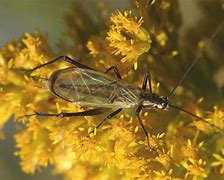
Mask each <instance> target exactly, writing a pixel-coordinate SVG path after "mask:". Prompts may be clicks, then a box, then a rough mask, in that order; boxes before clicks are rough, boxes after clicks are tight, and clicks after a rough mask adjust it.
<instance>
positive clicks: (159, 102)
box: [141, 92, 169, 109]
mask: <svg viewBox="0 0 224 180" xmlns="http://www.w3.org/2000/svg"><path fill="white" fill-rule="evenodd" d="M141 99H142V105H143V107H144V108H146V109H155V108H156V109H167V108H168V107H169V99H168V98H167V97H164V96H159V95H158V94H154V93H145V92H144V93H142V94H141Z"/></svg>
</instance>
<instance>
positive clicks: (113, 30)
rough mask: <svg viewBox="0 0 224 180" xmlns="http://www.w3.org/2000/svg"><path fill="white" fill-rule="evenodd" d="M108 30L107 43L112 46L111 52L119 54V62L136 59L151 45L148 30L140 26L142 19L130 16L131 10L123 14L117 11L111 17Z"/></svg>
mask: <svg viewBox="0 0 224 180" xmlns="http://www.w3.org/2000/svg"><path fill="white" fill-rule="evenodd" d="M111 22H112V23H113V24H112V25H111V26H110V30H109V32H108V33H107V35H108V37H107V40H108V41H109V45H110V46H111V47H113V48H114V50H113V54H115V55H119V54H120V55H121V56H122V59H121V62H123V63H124V62H126V61H132V62H135V61H137V59H138V57H139V56H140V55H141V54H143V53H144V52H147V51H148V50H149V49H150V47H151V45H150V44H151V39H150V36H149V34H148V32H147V31H146V30H145V29H144V28H143V27H141V25H142V23H143V19H142V18H140V19H139V20H137V17H132V16H131V11H125V12H124V14H122V13H121V12H119V11H117V13H115V14H114V15H113V16H112V17H111Z"/></svg>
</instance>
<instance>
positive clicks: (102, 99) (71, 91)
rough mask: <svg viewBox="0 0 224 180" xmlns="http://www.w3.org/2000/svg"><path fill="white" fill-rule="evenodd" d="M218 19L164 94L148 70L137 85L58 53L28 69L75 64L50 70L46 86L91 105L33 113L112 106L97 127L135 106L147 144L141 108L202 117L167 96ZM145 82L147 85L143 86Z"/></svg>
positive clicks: (92, 112)
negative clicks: (172, 111)
mask: <svg viewBox="0 0 224 180" xmlns="http://www.w3.org/2000/svg"><path fill="white" fill-rule="evenodd" d="M223 25H224V22H222V23H221V24H220V25H219V27H218V28H217V29H216V31H215V32H214V33H213V34H212V36H211V37H210V38H209V40H208V42H207V43H206V45H205V47H204V48H203V49H202V50H201V53H200V55H199V56H198V58H195V59H194V61H193V62H192V63H191V65H190V66H189V67H188V69H187V70H186V71H185V73H184V74H183V76H182V77H181V78H180V80H179V81H178V82H177V84H176V85H175V86H174V88H173V89H172V90H171V92H170V93H169V95H168V96H166V97H164V96H160V95H158V94H155V93H153V90H152V85H151V77H150V74H149V73H148V72H146V73H145V75H144V80H143V84H142V87H141V88H139V87H137V86H135V85H133V84H131V83H128V82H126V81H124V80H122V78H121V75H120V73H119V71H118V69H117V68H116V67H115V66H112V67H110V68H109V69H108V70H106V71H105V72H104V73H103V72H99V71H97V70H95V69H93V68H91V67H88V66H86V65H84V64H81V63H79V62H78V61H75V60H74V59H72V58H70V57H68V56H59V57H57V58H55V59H53V60H51V61H49V62H47V63H45V64H42V65H39V66H37V67H35V68H33V69H31V70H30V71H31V72H32V71H35V70H37V69H40V68H42V67H44V66H47V65H50V64H53V63H56V62H57V61H60V60H63V61H66V62H68V63H70V64H72V65H74V66H75V67H69V68H65V69H60V70H57V71H55V72H53V73H52V74H51V76H50V78H49V79H48V85H49V90H50V91H51V92H52V93H53V94H54V95H56V96H58V97H60V98H62V99H64V100H66V101H69V102H74V103H76V104H80V105H81V106H90V107H94V109H90V110H87V111H83V112H71V113H59V114H48V113H39V112H37V113H35V114H34V115H37V116H55V117H61V118H63V117H72V116H93V115H98V114H102V113H104V112H105V109H111V108H113V109H116V110H115V111H114V112H112V113H110V114H109V115H107V116H106V117H105V118H104V119H103V120H102V121H101V122H100V123H99V124H98V125H97V126H96V129H97V128H99V127H100V126H101V125H102V124H103V123H104V122H106V121H107V120H109V119H111V118H112V117H114V116H115V115H116V114H118V113H120V112H121V111H122V109H126V108H135V109H136V113H135V114H136V116H137V118H138V121H139V123H140V125H141V127H142V129H143V131H144V133H145V135H146V138H147V141H148V145H149V135H148V132H147V130H146V128H145V127H144V125H143V122H142V119H141V117H140V112H141V111H142V109H163V110H167V109H168V108H175V109H178V110H180V111H183V112H185V113H187V114H189V115H191V116H193V117H195V118H198V119H202V118H201V117H199V116H197V115H195V114H193V113H191V112H189V111H187V110H185V109H182V108H181V107H178V106H176V105H174V104H172V103H171V102H170V98H171V96H172V95H173V93H174V91H175V90H176V88H177V87H178V86H179V85H180V84H181V83H182V81H183V80H184V79H185V78H186V76H187V75H188V74H189V72H190V71H191V70H192V68H193V67H194V65H195V63H196V62H197V61H198V60H199V59H200V58H201V57H202V54H203V51H204V49H205V48H206V46H208V44H209V43H210V41H211V40H212V39H213V38H214V37H215V36H216V34H217V33H218V31H220V29H221V28H222V27H223ZM109 71H113V72H114V73H115V75H116V77H113V76H110V75H108V74H107V73H108V72H109ZM147 85H148V86H149V87H148V88H147ZM149 146H150V145H149Z"/></svg>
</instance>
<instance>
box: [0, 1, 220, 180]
mask: <svg viewBox="0 0 224 180" xmlns="http://www.w3.org/2000/svg"><path fill="white" fill-rule="evenodd" d="M134 2H135V3H133V4H132V5H133V7H132V8H133V9H132V11H131V10H127V11H124V12H122V11H118V10H117V11H116V12H114V13H112V15H111V16H110V25H109V26H106V25H105V24H108V21H109V17H108V19H107V20H105V18H102V17H104V16H103V14H104V15H105V14H106V12H108V9H107V8H106V7H105V6H103V5H102V4H101V6H99V7H100V8H99V11H100V13H98V15H99V16H100V17H101V18H99V19H101V22H98V23H99V25H98V27H102V31H99V32H98V33H94V35H93V34H85V33H87V31H88V30H91V31H93V30H94V29H91V28H93V26H92V25H93V23H84V21H85V20H86V19H85V18H86V14H85V13H80V16H77V17H76V16H74V15H75V14H77V12H78V11H76V12H73V11H72V10H74V9H75V10H77V9H79V8H78V7H79V5H78V4H74V7H73V9H72V10H71V11H70V12H69V13H68V14H67V15H66V19H65V20H66V22H67V24H68V29H69V33H68V35H69V36H70V37H72V38H73V39H75V40H76V42H75V44H76V45H75V47H76V49H75V53H76V54H80V55H82V59H80V60H79V61H80V62H81V63H83V64H88V65H89V66H93V68H96V69H99V71H105V69H107V68H109V67H110V66H113V65H115V66H117V67H118V69H119V70H120V71H121V75H122V77H123V78H124V79H125V80H127V81H130V82H132V83H133V84H135V85H136V86H137V85H138V86H141V84H142V79H143V75H144V72H145V71H149V70H150V72H152V81H153V82H152V83H153V90H154V92H156V93H168V92H169V91H170V90H171V89H172V87H173V86H174V85H175V83H176V82H177V81H178V80H179V79H180V78H181V75H182V72H183V71H184V70H186V68H187V66H185V64H190V63H191V62H192V60H193V59H192V58H191V59H188V60H187V61H185V59H184V58H183V57H181V56H180V53H181V52H183V51H184V50H186V51H190V52H191V53H188V54H191V56H192V57H195V54H194V53H195V52H198V51H199V52H201V50H202V48H203V47H201V46H196V47H188V48H184V49H182V48H183V47H179V46H178V30H179V28H180V25H181V15H180V11H179V5H178V1H176V0H174V1H173V0H160V1H159V0H158V1H157V0H155V1H148V0H136V1H134ZM204 3H205V5H206V3H208V4H209V3H210V2H207V1H205V2H204ZM202 4H203V3H202ZM214 8H217V11H221V10H220V9H222V13H223V4H222V2H221V1H220V2H219V3H217V4H216V6H215V7H214ZM79 11H81V8H80V9H79ZM82 11H84V9H82ZM101 11H103V12H101ZM209 12H210V11H209ZM211 12H213V13H214V11H211ZM84 14H85V16H84ZM82 15H83V16H82ZM72 17H73V19H72ZM82 18H83V19H82ZM90 19H91V18H88V21H90ZM82 20H83V21H82ZM78 22H83V23H81V24H80V23H78ZM74 24H75V25H76V26H74V27H73V26H71V25H74ZM94 27H97V26H96V24H95V26H94ZM84 29H85V30H84ZM82 30H83V31H82ZM223 31H224V30H222V33H221V32H220V34H223ZM96 32H97V30H96ZM96 34H98V35H96ZM192 38H193V37H192ZM219 40H220V39H219ZM192 41H195V43H196V44H199V43H201V42H204V39H202V38H201V36H198V37H197V40H196V38H195V39H193V40H192ZM214 41H215V40H214ZM186 42H187V41H186ZM186 44H187V43H186ZM186 44H185V45H186ZM188 45H189V44H188ZM65 52H66V55H69V56H71V57H72V56H73V55H74V54H73V52H69V50H68V51H66V50H64V51H63V53H65ZM58 55H62V54H61V52H60V53H57V54H56V53H54V52H53V51H52V50H51V48H50V46H49V44H48V40H47V38H46V37H45V36H44V35H43V34H42V33H41V32H38V31H36V32H34V33H25V34H24V37H23V38H22V39H20V40H14V41H12V42H9V43H8V44H6V45H5V46H4V47H3V48H2V49H0V102H1V106H0V129H1V138H2V139H3V138H4V132H3V131H2V130H3V127H4V125H5V123H6V122H7V121H8V120H9V119H10V117H11V116H13V117H14V120H15V121H16V122H17V123H19V124H21V128H20V129H19V130H18V133H17V134H15V142H16V145H15V146H16V152H15V155H16V156H18V157H19V158H20V165H21V169H22V171H24V172H25V173H29V174H34V173H35V172H36V171H39V170H41V169H42V168H45V167H47V166H49V165H52V167H53V171H54V173H55V174H62V175H63V176H64V179H67V180H71V179H155V180H162V179H164V180H165V179H166V180H167V179H175V180H177V179H203V178H212V177H216V178H218V179H221V178H223V177H224V148H223V147H224V108H223V106H222V104H223V103H220V101H219V102H218V101H217V104H216V103H215V102H214V103H213V101H212V100H211V101H207V100H206V98H208V99H209V96H210V95H209V96H206V91H204V92H202V91H201V90H202V89H204V86H203V84H202V83H200V82H201V81H202V80H201V79H202V78H203V75H202V73H203V72H204V74H205V77H207V76H206V73H207V72H209V73H210V74H211V72H210V70H209V69H208V68H207V64H206V62H211V63H214V66H215V65H216V64H218V65H220V61H221V60H214V61H213V60H211V59H210V58H209V56H206V57H205V59H206V60H207V61H205V60H204V59H203V57H202V59H201V62H200V63H201V64H202V65H201V66H200V65H199V64H197V65H196V66H200V68H199V69H198V72H192V74H193V75H195V74H197V73H200V78H201V79H200V80H201V81H200V82H199V81H198V79H197V78H194V76H193V77H192V75H191V78H189V79H188V80H187V82H188V83H187V85H186V86H185V83H183V84H181V85H180V86H179V87H178V88H177V90H176V91H175V94H174V95H173V97H172V98H173V99H172V102H173V103H176V104H177V105H178V104H179V105H182V107H183V108H184V109H187V110H188V111H190V112H192V113H194V114H197V115H198V116H200V117H202V119H197V118H195V117H191V116H189V115H187V114H184V113H181V112H179V111H177V112H176V111H175V110H170V111H169V112H161V111H158V112H157V111H154V110H152V111H147V112H145V111H144V112H143V113H142V114H141V117H142V119H143V123H144V125H145V127H146V129H147V130H148V132H149V143H150V147H148V143H147V141H146V137H145V134H144V132H143V130H142V129H141V126H140V125H139V123H138V121H137V118H136V117H135V112H134V111H135V110H133V111H132V110H127V111H123V112H122V113H121V114H118V115H117V116H115V117H114V118H113V119H111V120H109V122H107V123H105V124H104V125H103V126H102V127H101V128H100V129H97V130H96V129H95V127H96V125H97V124H98V123H99V122H101V120H102V119H103V118H104V117H105V116H106V115H107V113H105V114H102V115H98V116H91V117H70V118H57V117H38V116H29V115H31V114H35V112H44V113H60V112H80V111H85V110H87V109H88V107H82V106H80V105H76V104H75V103H70V102H66V101H65V100H63V99H60V98H58V97H55V96H54V95H52V93H50V92H49V90H48V87H47V86H46V84H45V81H46V79H48V78H49V76H50V74H51V73H52V72H54V71H55V70H57V69H62V68H65V67H68V66H69V64H68V63H65V62H58V63H55V64H52V65H50V66H46V67H43V68H40V69H38V70H36V71H33V72H30V71H27V70H29V69H32V68H34V67H36V66H37V65H39V64H43V63H46V62H48V61H50V60H52V59H54V58H56V57H57V56H58ZM215 58H218V55H217V56H216V57H215ZM186 62H187V63H186ZM183 65H184V66H183ZM222 65H223V64H222ZM182 68H183V69H182ZM206 70H207V71H206ZM214 73H215V72H214ZM111 75H112V76H113V74H111ZM195 77H198V74H197V75H196V76H195ZM158 81H161V82H160V86H161V87H160V86H159V84H158ZM204 81H206V82H208V81H210V82H211V81H213V79H212V78H210V79H209V80H208V79H207V78H206V79H205V80H204ZM165 82H166V84H165ZM214 84H215V83H213V86H215V85H214ZM192 87H193V88H192ZM198 92H202V95H201V94H200V95H199V94H198ZM201 96H204V97H203V98H201ZM222 97H223V96H222ZM216 99H217V100H218V99H219V98H216ZM204 103H207V105H203V104H204ZM212 107H213V109H212ZM92 132H94V133H92Z"/></svg>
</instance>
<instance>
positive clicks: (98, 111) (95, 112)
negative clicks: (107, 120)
mask: <svg viewBox="0 0 224 180" xmlns="http://www.w3.org/2000/svg"><path fill="white" fill-rule="evenodd" d="M105 110H106V109H105V108H96V109H90V110H87V111H83V112H71V113H63V112H62V113H58V114H50V113H40V112H35V114H30V115H25V117H30V116H37V117H38V116H39V117H59V118H65V117H74V116H94V115H98V114H102V113H105Z"/></svg>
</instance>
